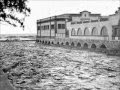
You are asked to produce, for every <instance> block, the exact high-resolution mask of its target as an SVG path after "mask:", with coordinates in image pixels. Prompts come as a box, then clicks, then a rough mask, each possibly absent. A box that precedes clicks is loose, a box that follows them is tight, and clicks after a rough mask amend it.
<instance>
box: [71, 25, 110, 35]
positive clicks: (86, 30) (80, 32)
mask: <svg viewBox="0 0 120 90" xmlns="http://www.w3.org/2000/svg"><path fill="white" fill-rule="evenodd" d="M75 35H78V36H80V35H99V33H98V29H97V28H96V27H93V29H92V32H90V31H89V29H88V28H87V27H86V28H85V29H84V32H83V33H82V30H81V29H80V28H79V29H78V30H77V32H76V31H75V29H72V31H71V36H75ZM100 35H102V36H108V31H107V28H106V27H105V26H103V27H102V28H101V32H100Z"/></svg>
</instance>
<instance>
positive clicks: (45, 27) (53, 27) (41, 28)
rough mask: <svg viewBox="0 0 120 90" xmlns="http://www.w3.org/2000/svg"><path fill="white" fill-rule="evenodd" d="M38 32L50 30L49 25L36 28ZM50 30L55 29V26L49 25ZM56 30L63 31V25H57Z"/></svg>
mask: <svg viewBox="0 0 120 90" xmlns="http://www.w3.org/2000/svg"><path fill="white" fill-rule="evenodd" d="M37 29H38V30H48V29H50V27H49V25H44V26H41V27H40V26H37ZM51 29H55V25H51ZM58 29H65V24H58Z"/></svg>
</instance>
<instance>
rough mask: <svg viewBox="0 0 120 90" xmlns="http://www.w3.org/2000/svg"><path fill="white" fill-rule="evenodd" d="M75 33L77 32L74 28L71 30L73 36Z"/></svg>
mask: <svg viewBox="0 0 120 90" xmlns="http://www.w3.org/2000/svg"><path fill="white" fill-rule="evenodd" d="M74 35H76V34H75V29H74V28H73V29H72V31H71V36H74Z"/></svg>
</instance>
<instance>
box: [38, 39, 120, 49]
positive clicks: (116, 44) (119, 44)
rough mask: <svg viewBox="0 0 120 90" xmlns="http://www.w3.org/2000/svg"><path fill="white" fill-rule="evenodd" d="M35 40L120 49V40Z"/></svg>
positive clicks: (83, 46) (84, 46)
mask: <svg viewBox="0 0 120 90" xmlns="http://www.w3.org/2000/svg"><path fill="white" fill-rule="evenodd" d="M37 41H38V42H40V43H43V44H58V45H69V46H74V47H80V48H97V49H100V48H106V49H120V41H106V40H81V39H70V38H55V39H54V38H53V39H49V38H37Z"/></svg>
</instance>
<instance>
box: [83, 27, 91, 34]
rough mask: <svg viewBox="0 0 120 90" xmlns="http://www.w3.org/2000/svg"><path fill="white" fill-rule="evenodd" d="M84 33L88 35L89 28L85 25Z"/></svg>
mask: <svg viewBox="0 0 120 90" xmlns="http://www.w3.org/2000/svg"><path fill="white" fill-rule="evenodd" d="M84 35H90V32H89V29H88V28H87V27H86V28H85V30H84Z"/></svg>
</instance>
